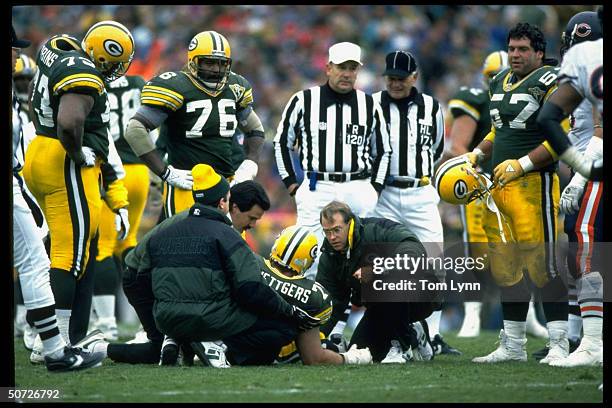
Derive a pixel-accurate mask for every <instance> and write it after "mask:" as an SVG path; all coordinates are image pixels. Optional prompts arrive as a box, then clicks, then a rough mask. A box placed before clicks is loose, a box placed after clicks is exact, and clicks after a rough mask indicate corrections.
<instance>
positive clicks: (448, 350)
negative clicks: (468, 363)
mask: <svg viewBox="0 0 612 408" xmlns="http://www.w3.org/2000/svg"><path fill="white" fill-rule="evenodd" d="M431 346H432V347H433V350H434V352H435V353H436V354H450V355H453V356H460V355H462V354H463V353H462V352H461V351H459V350H457V349H456V348H454V347H452V346H450V345H449V344H448V343H447V342H445V341H444V338H443V337H442V336H441V335H440V334H436V335H435V336H434V338H433V340H432V341H431Z"/></svg>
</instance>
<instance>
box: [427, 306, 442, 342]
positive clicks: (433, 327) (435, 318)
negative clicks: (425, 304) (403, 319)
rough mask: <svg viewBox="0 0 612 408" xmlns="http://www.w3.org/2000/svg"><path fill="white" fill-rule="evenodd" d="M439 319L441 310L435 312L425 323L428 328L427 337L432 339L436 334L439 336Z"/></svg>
mask: <svg viewBox="0 0 612 408" xmlns="http://www.w3.org/2000/svg"><path fill="white" fill-rule="evenodd" d="M440 317H442V311H441V310H435V311H434V312H433V313H432V314H431V315H430V316H429V317H428V318H427V319H425V321H426V322H427V326H429V337H430V338H432V339H433V338H434V336H435V335H436V334H440Z"/></svg>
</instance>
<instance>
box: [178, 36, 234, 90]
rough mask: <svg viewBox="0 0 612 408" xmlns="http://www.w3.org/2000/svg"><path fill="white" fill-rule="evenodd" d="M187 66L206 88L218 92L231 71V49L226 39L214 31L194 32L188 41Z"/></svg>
mask: <svg viewBox="0 0 612 408" xmlns="http://www.w3.org/2000/svg"><path fill="white" fill-rule="evenodd" d="M187 59H188V62H187V68H188V69H189V72H190V73H191V75H192V76H193V77H194V78H196V79H197V80H198V81H199V82H200V83H202V85H204V87H205V88H206V89H208V90H209V91H211V92H213V93H217V92H220V91H221V90H222V89H223V87H224V86H225V84H226V83H227V79H228V77H229V74H230V72H231V68H232V58H231V49H230V45H229V42H228V41H227V39H226V38H225V37H224V36H222V35H221V34H219V33H217V32H216V31H204V32H201V33H199V34H196V36H195V37H193V38H192V39H191V42H190V43H189V49H188V51H187Z"/></svg>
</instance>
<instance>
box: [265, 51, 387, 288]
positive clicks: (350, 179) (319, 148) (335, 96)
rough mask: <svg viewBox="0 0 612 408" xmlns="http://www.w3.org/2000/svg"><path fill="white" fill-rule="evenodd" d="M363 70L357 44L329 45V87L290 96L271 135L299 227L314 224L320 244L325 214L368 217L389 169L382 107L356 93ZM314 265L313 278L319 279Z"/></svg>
mask: <svg viewBox="0 0 612 408" xmlns="http://www.w3.org/2000/svg"><path fill="white" fill-rule="evenodd" d="M361 65H363V64H362V63H361V48H360V47H359V46H358V45H356V44H353V43H350V42H341V43H337V44H334V45H332V46H331V47H330V48H329V62H328V64H327V65H326V69H325V74H326V75H327V83H325V84H324V85H320V86H315V87H312V88H308V89H305V90H302V91H299V92H297V93H295V94H294V95H293V96H292V97H291V99H290V100H289V102H288V103H287V106H286V107H285V110H284V112H283V116H282V118H281V121H280V123H279V125H278V129H277V132H276V137H275V138H274V150H275V156H276V165H277V166H278V171H279V174H280V176H281V178H282V179H283V183H284V184H285V186H286V187H287V189H288V190H289V194H290V195H292V196H295V203H296V206H297V216H298V218H297V224H298V225H301V226H306V227H309V228H310V229H311V230H312V231H313V232H314V233H315V235H317V240H318V242H319V246H321V245H322V244H323V232H322V230H321V225H320V224H319V213H320V212H321V209H322V208H323V207H324V206H325V205H326V204H327V203H329V202H331V201H333V200H338V201H342V202H345V203H347V204H348V205H349V206H350V207H351V208H352V209H353V211H354V212H355V213H356V214H357V215H358V216H361V217H364V216H368V215H370V213H371V212H372V211H373V210H374V207H375V206H376V202H377V200H378V195H379V194H380V192H381V191H382V189H383V185H384V182H385V177H386V174H387V169H388V166H389V157H390V155H391V147H390V145H389V135H388V133H387V129H386V126H385V122H384V118H383V115H382V111H381V109H380V105H378V103H376V102H374V100H373V99H372V96H371V95H367V94H366V93H364V92H363V91H360V90H357V89H355V88H354V85H355V81H356V79H357V73H358V72H359V68H360V66H361ZM296 147H297V150H298V151H299V157H300V163H301V166H302V169H303V170H305V176H304V181H303V182H302V184H301V185H300V184H298V182H297V179H296V175H295V169H294V167H293V164H292V161H291V156H290V154H289V150H294V149H295V148H296ZM317 264H318V262H315V265H314V266H313V267H312V268H310V270H309V272H310V275H308V277H311V278H313V279H314V274H315V273H316V271H317V268H316V266H317Z"/></svg>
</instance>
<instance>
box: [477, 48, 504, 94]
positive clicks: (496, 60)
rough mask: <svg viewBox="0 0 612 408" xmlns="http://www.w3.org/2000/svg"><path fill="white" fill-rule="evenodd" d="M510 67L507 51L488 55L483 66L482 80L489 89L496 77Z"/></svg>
mask: <svg viewBox="0 0 612 408" xmlns="http://www.w3.org/2000/svg"><path fill="white" fill-rule="evenodd" d="M508 67H509V64H508V53H507V52H506V51H494V52H492V53H490V54H489V55H487V57H486V58H485V60H484V63H483V64H482V80H483V82H484V84H485V85H486V87H487V88H488V87H489V82H490V81H491V79H492V78H493V77H494V76H495V75H497V74H499V73H500V72H501V71H502V70H503V69H505V68H508Z"/></svg>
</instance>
